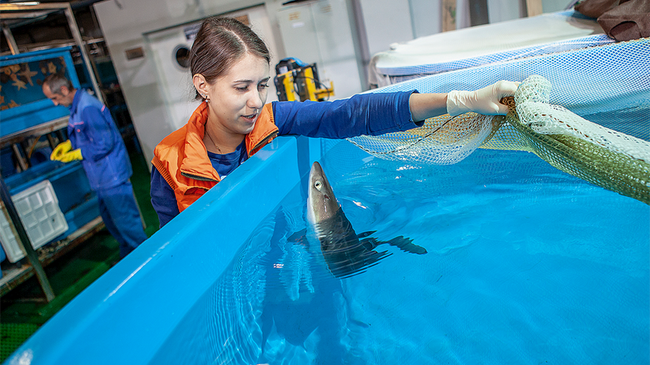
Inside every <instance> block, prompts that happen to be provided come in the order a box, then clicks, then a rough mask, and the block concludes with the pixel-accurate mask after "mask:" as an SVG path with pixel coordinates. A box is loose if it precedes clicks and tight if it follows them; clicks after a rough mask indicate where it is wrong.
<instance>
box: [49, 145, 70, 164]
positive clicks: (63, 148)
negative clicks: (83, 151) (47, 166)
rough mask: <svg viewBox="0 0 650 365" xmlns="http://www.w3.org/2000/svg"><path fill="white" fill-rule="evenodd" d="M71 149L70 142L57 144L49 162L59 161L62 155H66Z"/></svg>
mask: <svg viewBox="0 0 650 365" xmlns="http://www.w3.org/2000/svg"><path fill="white" fill-rule="evenodd" d="M71 149H72V143H70V140H67V141H65V142H62V143H59V145H58V146H56V147H54V151H52V154H51V155H50V160H57V161H61V157H62V156H63V155H64V154H66V153H68V152H69V151H70V150H71Z"/></svg>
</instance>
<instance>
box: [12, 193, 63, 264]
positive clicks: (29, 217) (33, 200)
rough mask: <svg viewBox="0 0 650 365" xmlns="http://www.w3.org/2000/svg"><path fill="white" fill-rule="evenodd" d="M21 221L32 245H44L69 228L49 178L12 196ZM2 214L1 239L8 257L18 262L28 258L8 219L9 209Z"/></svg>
mask: <svg viewBox="0 0 650 365" xmlns="http://www.w3.org/2000/svg"><path fill="white" fill-rule="evenodd" d="M11 200H13V202H14V206H15V207H16V210H17V211H18V215H19V216H20V220H21V221H22V222H23V226H24V227H25V230H26V231H27V236H28V237H29V240H30V241H31V242H32V247H34V249H37V248H39V247H42V246H43V245H45V244H46V243H48V242H49V241H51V240H52V239H53V238H55V237H57V236H58V235H60V234H61V233H64V232H65V231H67V230H68V222H66V220H65V216H64V215H63V212H61V209H60V208H59V200H58V199H57V198H56V194H55V193H54V189H53V188H52V184H51V183H50V181H49V180H45V181H42V182H40V183H38V184H36V185H34V186H32V187H30V188H27V189H25V190H23V191H21V192H19V193H18V194H16V195H13V196H12V197H11ZM2 210H3V211H2V212H1V213H2V214H0V241H1V242H2V247H3V248H4V250H5V253H6V255H7V259H8V260H9V261H10V262H16V261H18V260H20V259H22V258H23V257H25V252H23V250H22V249H21V247H20V245H19V244H18V242H17V237H16V236H15V235H14V231H13V230H12V224H11V223H10V221H8V220H7V218H8V216H7V214H6V213H7V212H6V211H5V209H4V208H3V209H2Z"/></svg>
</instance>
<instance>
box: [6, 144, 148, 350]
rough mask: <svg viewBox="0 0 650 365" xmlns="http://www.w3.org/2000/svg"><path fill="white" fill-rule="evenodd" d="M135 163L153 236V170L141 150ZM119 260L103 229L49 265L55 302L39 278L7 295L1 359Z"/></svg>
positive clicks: (141, 202) (134, 178) (135, 180)
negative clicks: (151, 184)
mask: <svg viewBox="0 0 650 365" xmlns="http://www.w3.org/2000/svg"><path fill="white" fill-rule="evenodd" d="M131 163H132V165H133V176H132V177H131V182H132V184H133V189H134V191H135V195H136V198H137V200H138V204H139V206H140V210H141V212H142V215H143V217H144V220H145V223H146V225H147V229H146V233H147V235H148V236H151V235H152V234H153V233H154V232H155V231H156V230H157V229H158V217H157V216H156V213H155V211H154V210H153V208H152V207H151V202H150V200H149V176H150V175H149V170H148V168H147V164H146V162H145V160H144V157H143V155H142V154H140V153H135V152H134V153H131ZM118 260H119V249H118V243H117V241H116V240H115V239H114V238H113V237H112V236H111V235H110V234H109V233H108V231H107V230H106V229H103V230H101V231H100V232H99V233H97V234H96V235H94V236H93V237H91V238H90V239H89V240H87V241H86V242H84V243H82V244H80V245H79V246H77V247H76V248H75V249H74V250H72V251H70V252H69V253H67V254H66V255H65V256H63V257H61V258H59V259H58V260H56V261H55V262H53V263H51V264H50V265H48V266H47V267H45V272H46V274H47V276H48V278H49V280H50V284H51V285H52V289H53V290H54V293H55V295H56V298H55V299H54V300H52V301H51V302H49V303H47V301H45V298H44V295H43V292H42V290H41V288H40V286H39V285H38V281H37V280H36V278H35V277H32V278H30V279H29V280H27V281H25V282H24V283H22V284H20V285H19V286H18V287H16V288H15V289H13V290H12V291H11V292H9V293H7V294H5V295H4V296H3V297H2V298H1V302H0V362H1V361H4V360H5V359H6V358H7V357H9V355H11V354H12V353H13V352H14V351H15V350H16V349H17V348H18V346H20V345H21V344H22V343H23V342H24V341H25V340H27V338H29V336H31V335H32V334H33V333H34V332H35V331H36V330H37V329H38V328H39V327H40V326H42V325H43V324H44V323H45V322H46V321H47V320H48V319H50V318H51V317H52V316H53V315H54V314H56V312H58V311H59V310H61V308H63V307H64V306H65V305H66V304H67V303H68V302H69V301H70V300H72V299H73V298H74V297H75V296H77V295H78V294H79V293H81V292H82V291H83V290H84V289H85V288H86V287H87V286H88V285H90V284H91V283H92V282H93V281H95V280H96V279H97V278H99V277H100V276H101V275H102V274H104V273H105V272H106V271H108V269H110V268H111V266H112V265H114V264H115V263H116V262H117V261H118Z"/></svg>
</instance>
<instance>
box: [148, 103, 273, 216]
mask: <svg viewBox="0 0 650 365" xmlns="http://www.w3.org/2000/svg"><path fill="white" fill-rule="evenodd" d="M207 120H208V106H207V103H201V105H199V107H198V108H196V110H194V113H192V116H191V117H190V120H189V121H188V122H187V124H185V126H183V127H182V128H180V129H178V130H177V131H175V132H173V133H171V134H170V135H168V136H167V137H165V139H163V140H162V142H160V143H159V144H158V146H156V149H155V150H154V157H153V160H151V163H152V164H153V165H154V166H155V167H156V169H157V170H158V172H160V175H162V177H163V178H164V179H165V180H166V181H167V183H168V184H169V186H171V188H172V189H173V190H174V195H175V196H176V204H177V205H178V210H179V211H180V212H182V211H183V210H184V209H185V208H187V207H189V206H190V204H192V203H194V202H195V201H196V200H197V199H198V198H199V197H201V195H203V194H205V192H206V191H208V190H210V188H212V187H213V186H215V185H216V184H217V183H218V182H219V181H221V177H219V174H218V173H217V171H216V170H215V169H214V168H213V167H212V163H211V162H210V158H209V157H208V151H207V149H206V148H205V144H203V136H204V134H205V123H206V122H207ZM277 135H278V127H276V126H275V122H274V121H273V106H272V104H266V105H265V106H264V108H262V112H261V113H260V115H259V117H258V118H257V121H256V122H255V127H253V130H252V131H251V132H250V133H249V134H247V135H246V138H245V145H246V151H247V152H248V156H249V157H250V156H252V155H254V154H255V153H256V152H257V151H259V150H260V149H261V148H262V147H264V146H265V145H266V144H268V143H270V142H271V141H272V140H273V138H275V137H276V136H277Z"/></svg>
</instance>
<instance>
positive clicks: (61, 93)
mask: <svg viewBox="0 0 650 365" xmlns="http://www.w3.org/2000/svg"><path fill="white" fill-rule="evenodd" d="M43 94H45V96H46V97H47V98H48V99H50V100H52V102H54V105H63V106H66V107H68V108H69V109H70V119H69V121H68V138H69V139H68V140H67V141H65V142H62V143H60V144H59V145H58V146H56V148H54V151H53V152H52V155H51V156H50V159H51V160H57V161H61V162H71V161H76V160H81V164H82V166H83V168H84V170H85V171H86V176H88V181H89V182H90V187H91V188H92V189H93V190H94V191H95V193H96V194H97V198H98V200H99V212H100V214H101V216H102V219H103V220H104V224H105V225H106V228H107V229H108V231H109V232H110V233H111V235H113V237H115V239H116V240H117V241H118V242H119V244H120V256H121V257H124V256H126V255H127V254H128V253H129V252H131V251H133V250H134V249H135V248H136V247H138V245H140V243H142V242H143V241H144V240H146V239H147V235H146V234H145V233H144V229H143V225H142V220H141V219H140V211H139V210H138V206H137V203H136V201H135V198H134V195H133V188H132V186H131V182H130V181H129V178H130V177H131V175H132V173H133V170H132V168H131V161H130V160H129V155H128V153H127V151H126V147H125V146H124V141H123V140H122V136H121V135H120V132H119V130H118V129H117V127H116V125H115V122H114V121H113V118H112V117H111V113H110V111H109V110H108V108H107V107H106V106H105V105H104V104H102V103H101V102H100V101H99V100H98V99H97V98H95V97H93V96H91V95H90V94H88V93H87V92H86V91H85V90H83V89H81V90H77V89H75V88H74V87H73V85H72V83H71V82H70V80H68V79H67V78H65V77H64V76H63V75H61V74H52V75H49V76H47V77H46V78H45V80H44V81H43Z"/></svg>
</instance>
